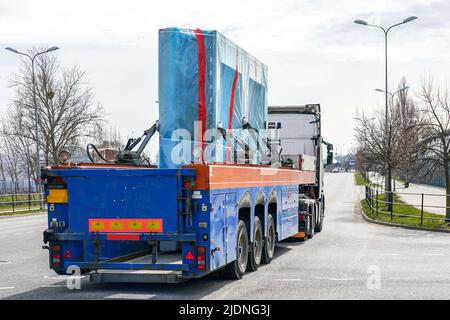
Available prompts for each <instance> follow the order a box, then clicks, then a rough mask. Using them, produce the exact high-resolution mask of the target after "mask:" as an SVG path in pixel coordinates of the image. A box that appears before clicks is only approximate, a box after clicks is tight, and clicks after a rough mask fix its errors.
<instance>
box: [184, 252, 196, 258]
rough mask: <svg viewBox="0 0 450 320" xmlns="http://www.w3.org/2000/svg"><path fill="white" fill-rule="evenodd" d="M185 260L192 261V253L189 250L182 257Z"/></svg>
mask: <svg viewBox="0 0 450 320" xmlns="http://www.w3.org/2000/svg"><path fill="white" fill-rule="evenodd" d="M184 259H185V260H194V255H193V254H192V252H191V251H190V250H189V251H188V252H187V254H186V256H185V257H184Z"/></svg>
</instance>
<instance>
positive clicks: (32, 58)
mask: <svg viewBox="0 0 450 320" xmlns="http://www.w3.org/2000/svg"><path fill="white" fill-rule="evenodd" d="M58 49H59V48H58V47H56V46H53V47H50V48H48V49H47V50H45V51H42V52H38V53H36V54H35V55H34V56H30V55H29V54H27V53H24V52H20V51H17V50H16V49H13V48H10V47H6V48H5V50H8V51H11V52H12V53H16V54H20V55H22V56H25V57H28V58H29V59H30V60H31V74H32V83H33V104H34V118H35V122H36V123H35V134H36V167H37V168H36V189H37V191H38V192H40V191H41V186H40V179H41V166H40V155H39V118H38V111H37V103H36V79H35V74H34V60H35V59H36V57H37V56H39V55H41V54H44V53H48V52H51V51H55V50H58ZM42 200H43V199H42Z"/></svg>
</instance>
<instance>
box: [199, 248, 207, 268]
mask: <svg viewBox="0 0 450 320" xmlns="http://www.w3.org/2000/svg"><path fill="white" fill-rule="evenodd" d="M197 268H198V269H200V270H205V269H206V247H197Z"/></svg>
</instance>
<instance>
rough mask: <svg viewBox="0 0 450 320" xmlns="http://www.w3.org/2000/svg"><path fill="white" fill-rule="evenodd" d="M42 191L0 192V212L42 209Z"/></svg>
mask: <svg viewBox="0 0 450 320" xmlns="http://www.w3.org/2000/svg"><path fill="white" fill-rule="evenodd" d="M44 208H45V197H44V194H43V193H11V194H0V214H2V213H10V212H12V213H15V212H22V211H34V210H44Z"/></svg>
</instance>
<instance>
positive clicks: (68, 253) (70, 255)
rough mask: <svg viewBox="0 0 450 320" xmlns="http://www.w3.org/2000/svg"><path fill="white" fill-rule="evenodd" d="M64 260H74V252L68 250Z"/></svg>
mask: <svg viewBox="0 0 450 320" xmlns="http://www.w3.org/2000/svg"><path fill="white" fill-rule="evenodd" d="M64 258H66V259H71V258H72V252H70V250H69V249H67V250H66V252H65V253H64Z"/></svg>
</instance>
